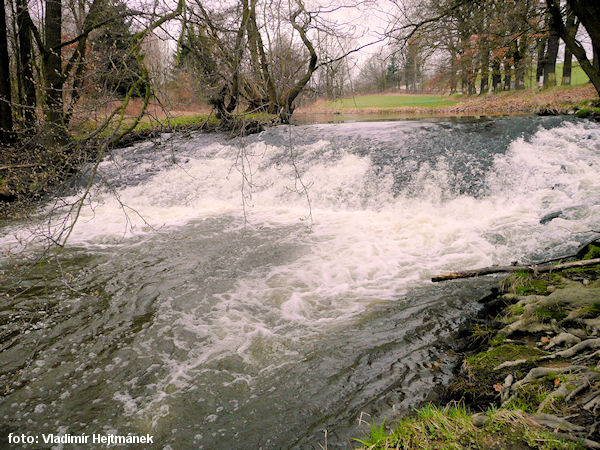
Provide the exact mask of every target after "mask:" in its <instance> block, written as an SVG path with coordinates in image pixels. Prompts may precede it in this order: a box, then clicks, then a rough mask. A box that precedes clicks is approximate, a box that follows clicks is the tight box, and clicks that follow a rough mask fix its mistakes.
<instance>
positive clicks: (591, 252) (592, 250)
mask: <svg viewBox="0 0 600 450" xmlns="http://www.w3.org/2000/svg"><path fill="white" fill-rule="evenodd" d="M597 109H599V110H600V108H597ZM595 258H600V247H598V246H597V245H590V246H589V248H588V252H587V253H586V254H585V255H584V256H583V258H582V259H585V260H588V259H595Z"/></svg>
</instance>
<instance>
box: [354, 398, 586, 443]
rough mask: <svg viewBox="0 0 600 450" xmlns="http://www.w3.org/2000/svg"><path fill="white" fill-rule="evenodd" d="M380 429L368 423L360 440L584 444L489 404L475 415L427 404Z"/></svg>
mask: <svg viewBox="0 0 600 450" xmlns="http://www.w3.org/2000/svg"><path fill="white" fill-rule="evenodd" d="M478 425H479V426H478ZM382 429H383V425H382V426H381V427H376V426H373V425H371V435H370V436H369V437H368V438H366V439H364V440H359V442H361V443H362V444H363V445H364V448H368V449H396V448H406V449H417V448H419V449H462V448H477V449H484V448H543V449H579V448H584V447H583V446H582V445H581V444H579V443H576V442H570V441H565V440H563V439H560V438H558V437H557V436H556V435H555V434H553V433H551V432H547V431H544V430H542V429H541V427H540V426H539V425H537V424H535V423H534V422H532V421H531V420H529V419H528V418H527V416H526V415H525V414H524V413H523V412H522V411H511V410H506V409H501V410H498V409H495V408H491V409H488V410H487V411H486V413H485V414H478V415H477V416H475V415H473V414H472V413H471V412H470V411H469V410H468V409H467V408H465V407H464V405H462V404H458V405H456V406H452V407H445V408H438V407H436V406H433V405H427V406H425V407H424V408H422V409H418V410H416V411H415V414H413V415H411V416H410V417H408V418H405V419H403V420H401V421H400V422H399V423H398V424H397V425H396V427H395V428H394V429H393V430H391V432H390V433H387V434H386V433H381V432H380V431H381V430H382Z"/></svg>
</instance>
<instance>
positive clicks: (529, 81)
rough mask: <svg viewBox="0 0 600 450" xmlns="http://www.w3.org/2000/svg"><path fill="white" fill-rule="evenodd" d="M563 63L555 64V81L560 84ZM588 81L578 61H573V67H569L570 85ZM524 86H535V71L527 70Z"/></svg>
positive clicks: (579, 84) (578, 84)
mask: <svg viewBox="0 0 600 450" xmlns="http://www.w3.org/2000/svg"><path fill="white" fill-rule="evenodd" d="M563 66H564V63H557V64H556V82H557V84H558V85H559V86H560V82H561V81H562V73H563ZM589 81H590V79H589V78H588V76H587V75H586V74H585V72H584V71H583V69H582V68H581V66H580V65H579V63H577V62H575V61H573V68H572V69H571V86H581V85H583V84H586V83H588V82H589ZM525 86H526V87H535V71H534V72H529V73H528V74H527V76H526V77H525Z"/></svg>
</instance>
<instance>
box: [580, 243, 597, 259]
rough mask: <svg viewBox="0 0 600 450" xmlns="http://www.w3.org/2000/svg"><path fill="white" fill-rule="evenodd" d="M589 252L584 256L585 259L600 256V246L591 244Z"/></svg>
mask: <svg viewBox="0 0 600 450" xmlns="http://www.w3.org/2000/svg"><path fill="white" fill-rule="evenodd" d="M588 248H589V250H588V252H587V253H586V254H585V255H584V256H583V259H584V260H588V259H595V258H600V247H598V246H597V245H590V246H589V247H588Z"/></svg>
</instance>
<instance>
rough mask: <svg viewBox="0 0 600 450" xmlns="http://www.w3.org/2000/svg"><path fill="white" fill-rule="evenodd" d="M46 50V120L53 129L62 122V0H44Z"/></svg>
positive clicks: (44, 65)
mask: <svg viewBox="0 0 600 450" xmlns="http://www.w3.org/2000/svg"><path fill="white" fill-rule="evenodd" d="M44 26H45V31H46V43H45V44H46V45H45V46H46V51H45V52H44V54H43V58H42V59H43V67H44V69H43V70H44V80H45V83H44V88H45V91H46V92H45V103H46V105H45V110H44V115H45V116H46V120H47V121H48V122H49V123H50V125H51V126H52V127H53V128H54V129H55V130H58V129H61V128H64V124H63V75H62V49H61V47H60V44H61V39H62V0H47V1H46V18H45V25H44Z"/></svg>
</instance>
